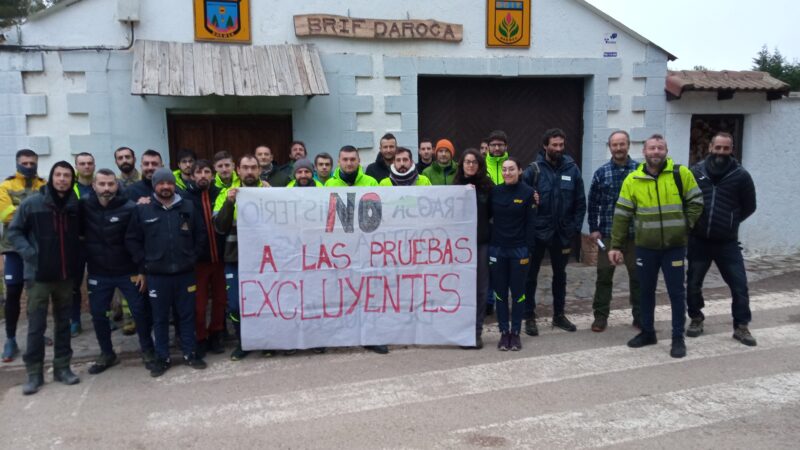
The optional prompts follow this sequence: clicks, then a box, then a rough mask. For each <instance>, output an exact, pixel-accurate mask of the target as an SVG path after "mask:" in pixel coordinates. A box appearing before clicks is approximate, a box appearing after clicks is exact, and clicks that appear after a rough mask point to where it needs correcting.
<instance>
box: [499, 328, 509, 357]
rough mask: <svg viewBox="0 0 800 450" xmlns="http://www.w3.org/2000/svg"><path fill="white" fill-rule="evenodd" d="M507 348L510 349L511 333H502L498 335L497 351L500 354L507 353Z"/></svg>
mask: <svg viewBox="0 0 800 450" xmlns="http://www.w3.org/2000/svg"><path fill="white" fill-rule="evenodd" d="M509 347H511V333H509V332H508V331H504V332H503V334H502V335H500V342H498V343H497V349H498V350H500V351H501V352H507V351H508V349H509Z"/></svg>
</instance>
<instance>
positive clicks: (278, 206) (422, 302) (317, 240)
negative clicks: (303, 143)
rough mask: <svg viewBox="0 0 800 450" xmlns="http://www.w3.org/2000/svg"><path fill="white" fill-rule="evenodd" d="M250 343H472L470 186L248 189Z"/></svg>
mask: <svg viewBox="0 0 800 450" xmlns="http://www.w3.org/2000/svg"><path fill="white" fill-rule="evenodd" d="M236 204H237V210H238V213H237V214H238V218H237V227H238V239H239V296H240V297H239V305H240V310H241V318H242V346H243V348H244V349H246V350H253V349H275V350H279V349H304V348H314V347H336V346H357V345H384V344H429V345H430V344H443V345H473V344H474V341H475V276H476V275H475V265H476V261H475V259H476V258H477V252H476V246H475V232H476V214H477V213H476V204H475V191H474V189H473V188H472V187H471V186H433V187H430V186H429V187H414V186H409V187H398V188H388V187H370V188H365V187H358V188H333V189H329V188H315V189H303V188H288V189H284V188H268V189H264V188H243V189H241V190H240V191H239V193H238V195H237V199H236Z"/></svg>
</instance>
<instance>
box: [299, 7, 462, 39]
mask: <svg viewBox="0 0 800 450" xmlns="http://www.w3.org/2000/svg"><path fill="white" fill-rule="evenodd" d="M294 33H295V35H297V36H335V37H343V38H355V39H416V40H434V41H448V42H461V39H462V37H463V35H464V27H463V25H460V24H453V23H444V22H438V21H436V20H384V19H356V18H353V17H344V16H334V15H328V14H304V15H297V16H294Z"/></svg>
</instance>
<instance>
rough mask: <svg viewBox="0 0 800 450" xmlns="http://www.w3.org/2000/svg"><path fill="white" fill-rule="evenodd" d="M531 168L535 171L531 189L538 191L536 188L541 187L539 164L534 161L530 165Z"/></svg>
mask: <svg viewBox="0 0 800 450" xmlns="http://www.w3.org/2000/svg"><path fill="white" fill-rule="evenodd" d="M529 167H531V168H532V169H533V186H531V187H532V188H534V189H536V186H538V185H539V171H540V169H539V164H537V163H536V161H533V162H532V163H530V165H529Z"/></svg>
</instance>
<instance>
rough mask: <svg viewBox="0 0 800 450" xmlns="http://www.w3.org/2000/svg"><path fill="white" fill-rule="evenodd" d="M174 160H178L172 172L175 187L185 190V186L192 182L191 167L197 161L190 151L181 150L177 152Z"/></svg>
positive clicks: (187, 149)
mask: <svg viewBox="0 0 800 450" xmlns="http://www.w3.org/2000/svg"><path fill="white" fill-rule="evenodd" d="M175 158H176V159H177V160H178V168H177V169H176V170H175V171H173V172H172V173H173V174H174V175H175V185H176V186H178V188H180V189H183V190H186V186H187V185H188V184H189V182H190V181H191V180H192V166H193V165H194V162H195V161H197V155H196V154H195V152H194V150H192V149H189V148H182V149H180V150H178V154H177V155H175Z"/></svg>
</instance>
